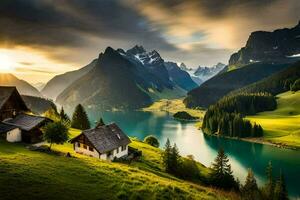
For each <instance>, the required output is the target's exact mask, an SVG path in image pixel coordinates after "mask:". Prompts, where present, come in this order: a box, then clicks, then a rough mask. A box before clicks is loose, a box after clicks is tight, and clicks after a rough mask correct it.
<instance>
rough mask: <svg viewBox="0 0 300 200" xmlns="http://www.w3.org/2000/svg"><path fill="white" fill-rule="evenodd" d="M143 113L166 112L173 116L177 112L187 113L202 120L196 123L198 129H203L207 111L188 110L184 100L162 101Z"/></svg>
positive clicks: (145, 109)
mask: <svg viewBox="0 0 300 200" xmlns="http://www.w3.org/2000/svg"><path fill="white" fill-rule="evenodd" d="M143 111H149V112H155V111H165V112H169V113H172V114H175V113H176V112H180V111H185V112H187V113H189V114H190V115H192V116H194V117H198V118H199V119H200V121H199V122H197V123H196V126H197V127H201V124H202V119H203V117H204V115H205V110H200V109H199V110H198V109H190V108H186V107H185V105H184V103H183V99H172V100H169V99H162V100H159V101H157V102H154V103H153V104H152V105H151V106H149V107H147V108H144V109H143Z"/></svg>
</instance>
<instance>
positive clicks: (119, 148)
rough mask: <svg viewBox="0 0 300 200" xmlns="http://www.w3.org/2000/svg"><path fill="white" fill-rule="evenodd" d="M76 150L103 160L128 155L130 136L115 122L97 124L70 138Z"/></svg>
mask: <svg viewBox="0 0 300 200" xmlns="http://www.w3.org/2000/svg"><path fill="white" fill-rule="evenodd" d="M70 142H71V143H73V148H74V151H75V152H77V153H81V154H85V155H88V156H92V157H95V158H100V159H103V160H113V159H114V158H121V157H124V156H127V155H128V144H130V143H131V141H130V139H129V138H128V136H127V135H126V134H125V133H124V132H123V131H122V130H121V129H120V128H119V127H118V126H117V125H116V124H115V123H112V124H109V125H97V126H96V128H94V129H89V130H85V131H83V132H82V133H81V134H80V135H78V136H77V137H75V138H73V139H71V140H70Z"/></svg>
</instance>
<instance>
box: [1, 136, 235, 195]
mask: <svg viewBox="0 0 300 200" xmlns="http://www.w3.org/2000/svg"><path fill="white" fill-rule="evenodd" d="M78 134H79V131H77V130H71V136H72V137H73V136H75V135H78ZM131 146H132V147H134V148H138V149H139V150H142V151H143V157H142V159H141V161H140V162H134V163H132V164H130V165H128V164H121V163H111V162H106V161H101V160H98V159H96V158H90V157H87V156H83V155H79V154H75V153H73V149H72V145H71V144H65V145H54V147H53V149H54V150H55V151H57V152H62V153H67V152H70V153H71V154H72V156H75V158H67V157H65V156H63V155H56V154H48V153H42V152H36V151H30V150H28V149H27V148H26V147H25V145H24V144H11V143H7V142H5V141H3V140H0V191H1V199H14V200H15V199H23V200H26V199H237V196H236V195H235V194H233V193H228V192H223V191H220V190H216V189H212V188H209V187H204V186H201V185H199V184H194V183H190V182H186V181H183V180H180V179H177V178H175V177H173V176H171V175H169V174H166V173H164V172H163V171H162V164H161V161H160V150H159V149H157V148H154V147H151V146H149V145H146V144H144V143H141V142H138V141H133V143H132V144H131ZM199 167H200V170H201V175H202V176H203V177H205V176H207V174H208V173H209V169H207V168H205V167H203V166H201V165H200V164H199Z"/></svg>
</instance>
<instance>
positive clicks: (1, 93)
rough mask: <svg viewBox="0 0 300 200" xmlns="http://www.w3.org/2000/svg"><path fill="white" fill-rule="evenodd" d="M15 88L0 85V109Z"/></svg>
mask: <svg viewBox="0 0 300 200" xmlns="http://www.w3.org/2000/svg"><path fill="white" fill-rule="evenodd" d="M15 90H16V87H8V86H0V109H1V108H2V106H3V105H4V103H5V102H6V101H7V100H8V99H9V97H10V96H11V95H12V93H13V92H14V91H15Z"/></svg>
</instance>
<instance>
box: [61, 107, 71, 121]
mask: <svg viewBox="0 0 300 200" xmlns="http://www.w3.org/2000/svg"><path fill="white" fill-rule="evenodd" d="M59 117H60V119H61V120H62V121H65V122H67V123H69V122H70V121H71V120H70V118H69V117H68V115H67V114H66V113H65V110H64V107H61V110H60V113H59Z"/></svg>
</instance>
